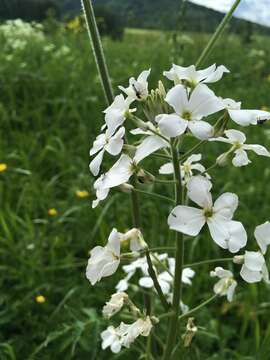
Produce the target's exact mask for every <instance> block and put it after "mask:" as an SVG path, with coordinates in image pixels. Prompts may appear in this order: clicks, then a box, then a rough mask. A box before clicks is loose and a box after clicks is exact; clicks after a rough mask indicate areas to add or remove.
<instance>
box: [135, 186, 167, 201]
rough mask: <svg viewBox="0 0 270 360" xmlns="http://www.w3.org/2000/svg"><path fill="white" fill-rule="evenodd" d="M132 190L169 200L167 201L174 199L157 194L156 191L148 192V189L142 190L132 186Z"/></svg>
mask: <svg viewBox="0 0 270 360" xmlns="http://www.w3.org/2000/svg"><path fill="white" fill-rule="evenodd" d="M132 192H137V193H141V194H145V195H148V196H152V197H155V198H157V199H160V200H165V201H169V202H172V203H174V200H173V199H171V198H169V197H167V196H163V195H159V194H156V193H152V192H148V191H144V190H139V189H136V188H134V189H133V190H132Z"/></svg>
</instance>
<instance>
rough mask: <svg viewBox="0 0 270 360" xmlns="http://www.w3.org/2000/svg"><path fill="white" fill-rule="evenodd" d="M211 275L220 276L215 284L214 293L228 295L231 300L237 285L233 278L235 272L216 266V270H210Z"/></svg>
mask: <svg viewBox="0 0 270 360" xmlns="http://www.w3.org/2000/svg"><path fill="white" fill-rule="evenodd" d="M210 276H212V277H218V278H220V280H219V281H218V282H217V283H216V284H215V286H214V293H215V294H217V295H220V296H227V299H228V301H229V302H231V301H232V299H233V295H234V291H235V288H236V285H237V282H236V281H235V280H234V278H233V273H232V272H231V271H229V270H225V269H223V268H222V267H216V268H215V270H214V271H211V272H210Z"/></svg>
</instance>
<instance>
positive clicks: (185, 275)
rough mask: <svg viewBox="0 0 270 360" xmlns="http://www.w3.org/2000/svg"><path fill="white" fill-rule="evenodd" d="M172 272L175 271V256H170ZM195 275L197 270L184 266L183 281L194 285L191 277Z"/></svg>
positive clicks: (169, 261)
mask: <svg viewBox="0 0 270 360" xmlns="http://www.w3.org/2000/svg"><path fill="white" fill-rule="evenodd" d="M168 263H169V269H170V272H171V274H174V272H175V258H168ZM194 276H195V271H194V270H192V269H191V268H184V269H183V271H182V282H183V283H184V284H186V285H192V281H191V279H192V278H193V277H194Z"/></svg>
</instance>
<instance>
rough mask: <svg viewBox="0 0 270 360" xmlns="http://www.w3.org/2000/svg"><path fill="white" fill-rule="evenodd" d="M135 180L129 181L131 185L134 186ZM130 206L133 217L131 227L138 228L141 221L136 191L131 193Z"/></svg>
mask: <svg viewBox="0 0 270 360" xmlns="http://www.w3.org/2000/svg"><path fill="white" fill-rule="evenodd" d="M135 182H136V180H135V179H131V181H130V183H131V185H133V186H135ZM131 206H132V215H133V226H134V227H135V228H138V229H139V228H140V226H141V219H140V207H139V199H138V194H137V193H136V191H131Z"/></svg>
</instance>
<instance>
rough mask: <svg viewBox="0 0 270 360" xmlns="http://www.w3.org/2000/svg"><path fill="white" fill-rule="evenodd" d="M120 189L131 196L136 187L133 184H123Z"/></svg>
mask: <svg viewBox="0 0 270 360" xmlns="http://www.w3.org/2000/svg"><path fill="white" fill-rule="evenodd" d="M118 189H119V190H120V191H122V192H124V193H127V194H130V193H131V192H132V191H133V190H134V186H133V185H131V184H127V183H124V184H121V185H119V186H118Z"/></svg>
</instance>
